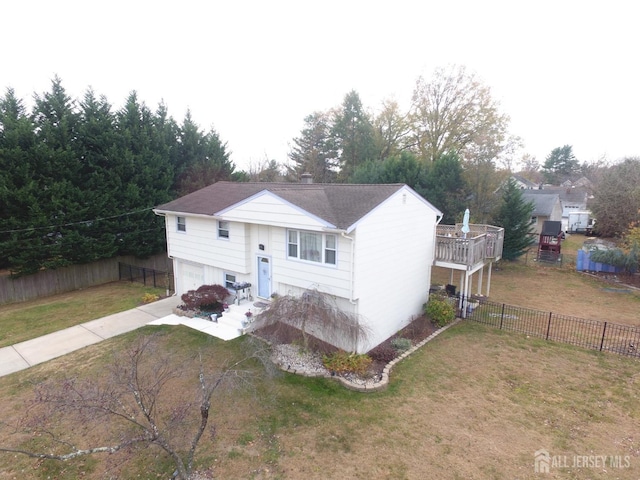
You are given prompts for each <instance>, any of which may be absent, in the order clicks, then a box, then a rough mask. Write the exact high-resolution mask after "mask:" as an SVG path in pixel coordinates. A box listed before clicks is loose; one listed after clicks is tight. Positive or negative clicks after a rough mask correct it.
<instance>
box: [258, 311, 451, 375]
mask: <svg viewBox="0 0 640 480" xmlns="http://www.w3.org/2000/svg"><path fill="white" fill-rule="evenodd" d="M436 330H438V327H437V326H435V325H434V324H433V323H431V320H429V319H428V318H427V317H425V316H424V315H423V316H420V317H418V318H416V319H414V320H413V321H412V322H411V323H410V324H409V325H407V326H406V327H404V328H403V329H402V330H400V331H399V332H398V333H396V334H395V335H393V336H392V337H389V338H388V339H387V340H385V341H384V342H382V343H381V344H380V345H378V346H376V347H375V348H373V349H372V350H370V351H369V352H367V353H368V354H369V356H370V357H371V358H372V359H373V362H372V363H371V367H370V369H369V373H370V374H371V375H380V374H381V373H382V370H383V369H384V367H385V366H386V365H387V363H389V362H390V361H391V360H393V359H394V358H395V357H397V356H398V355H400V354H401V353H402V352H398V351H397V350H396V349H395V348H394V347H393V345H392V343H393V341H394V339H396V338H406V339H408V340H410V341H411V345H417V344H418V343H420V342H421V341H422V340H424V339H425V338H427V337H428V336H429V335H431V334H432V333H433V332H435V331H436ZM254 334H255V335H256V336H258V337H261V338H264V339H265V340H267V341H269V342H270V343H272V344H276V345H277V344H283V345H285V344H296V345H303V336H302V332H301V331H300V330H299V329H297V328H295V327H292V326H290V325H286V324H284V323H281V322H278V323H276V324H273V325H268V326H265V327H263V328H260V329H258V330H256V331H255V332H254ZM307 338H308V342H309V349H310V350H312V351H315V352H320V353H322V354H328V353H333V352H335V351H337V350H338V349H337V348H336V347H334V346H333V345H330V344H328V343H326V342H323V341H322V340H320V339H318V338H316V337H313V336H309V335H308V336H307Z"/></svg>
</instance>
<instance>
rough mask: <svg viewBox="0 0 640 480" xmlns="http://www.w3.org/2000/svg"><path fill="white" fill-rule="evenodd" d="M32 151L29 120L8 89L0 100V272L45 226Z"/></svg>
mask: <svg viewBox="0 0 640 480" xmlns="http://www.w3.org/2000/svg"><path fill="white" fill-rule="evenodd" d="M34 148H35V134H34V126H33V123H32V121H31V118H29V115H28V114H27V111H26V108H25V106H24V103H23V102H22V101H21V100H19V99H18V98H16V96H15V92H14V90H13V89H8V90H7V92H6V94H5V96H4V98H2V99H1V100H0V205H2V208H0V252H1V253H0V268H8V267H10V266H11V259H12V258H15V257H16V256H17V255H19V254H20V253H23V252H24V250H25V249H30V248H32V247H31V244H32V242H34V243H39V241H40V240H39V235H38V232H34V231H33V230H32V228H33V227H34V226H37V225H39V224H41V222H42V223H44V222H45V219H43V218H40V217H41V215H40V214H39V211H40V206H39V204H38V203H39V202H38V195H39V193H40V188H39V185H38V183H37V181H36V180H35V177H36V174H35V165H34V163H33V156H32V151H33V149H34Z"/></svg>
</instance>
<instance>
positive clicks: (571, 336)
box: [463, 298, 640, 358]
mask: <svg viewBox="0 0 640 480" xmlns="http://www.w3.org/2000/svg"><path fill="white" fill-rule="evenodd" d="M463 304H464V308H465V309H466V318H467V319H468V320H472V321H474V322H478V323H482V324H485V325H490V326H492V327H496V328H500V329H501V330H508V331H512V332H518V333H524V334H527V335H530V336H532V337H538V338H543V339H545V340H551V341H554V342H561V343H568V344H571V345H576V346H578V347H584V348H588V349H591V350H599V351H603V352H605V351H606V352H613V353H617V354H620V355H627V356H630V357H636V358H640V327H637V326H631V325H620V324H616V323H612V322H602V321H598V320H586V319H584V318H578V317H572V316H569V315H560V314H558V313H553V312H542V311H540V310H533V309H529V308H523V307H515V306H513V305H507V304H504V303H495V302H490V301H488V300H486V299H479V300H474V299H473V298H471V299H466V300H465V301H464V302H463Z"/></svg>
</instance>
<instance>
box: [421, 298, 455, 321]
mask: <svg viewBox="0 0 640 480" xmlns="http://www.w3.org/2000/svg"><path fill="white" fill-rule="evenodd" d="M424 313H425V315H426V316H427V317H429V318H430V319H431V321H432V322H433V323H435V324H436V325H437V326H439V327H444V326H445V325H447V324H449V323H451V322H452V321H453V320H454V319H455V318H456V311H455V308H453V305H451V304H450V303H449V302H448V301H447V300H446V299H445V298H443V297H440V296H436V295H432V296H431V297H430V298H429V301H428V302H427V303H426V304H425V307H424Z"/></svg>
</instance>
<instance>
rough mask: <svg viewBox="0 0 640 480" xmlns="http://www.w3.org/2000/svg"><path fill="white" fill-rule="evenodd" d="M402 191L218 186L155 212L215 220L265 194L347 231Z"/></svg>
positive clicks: (322, 186)
mask: <svg viewBox="0 0 640 480" xmlns="http://www.w3.org/2000/svg"><path fill="white" fill-rule="evenodd" d="M402 187H404V184H381V185H360V184H340V183H324V184H320V183H312V184H304V183H263V182H246V183H245V182H217V183H214V184H213V185H209V186H208V187H205V188H202V189H200V190H198V191H195V192H193V193H190V194H189V195H185V196H184V197H180V198H178V199H176V200H173V201H171V202H169V203H165V204H164V205H160V206H158V207H156V209H155V210H157V211H161V212H174V213H185V214H189V213H191V214H197V215H212V216H215V215H218V214H219V212H222V211H223V210H225V209H227V208H229V207H231V206H233V205H235V204H237V203H239V202H242V201H243V200H246V199H248V198H250V197H252V196H253V195H256V194H258V193H260V192H262V191H264V190H267V191H269V192H271V193H272V194H274V195H277V196H278V197H280V198H282V199H283V200H286V201H287V202H289V203H291V204H293V205H295V206H297V207H299V208H301V209H303V210H305V211H306V212H309V213H310V214H312V215H315V216H316V217H319V218H321V219H323V220H325V221H326V222H328V223H330V224H333V225H335V227H336V228H340V229H347V228H348V227H350V226H351V225H353V224H354V223H355V222H357V221H358V220H360V219H361V218H362V217H364V216H365V215H366V214H367V213H369V212H370V211H371V210H373V209H374V208H375V207H377V206H378V205H380V204H381V203H382V202H383V201H385V200H386V199H387V198H389V197H390V196H391V195H393V194H394V193H395V192H397V191H398V190H400V189H401V188H402Z"/></svg>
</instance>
